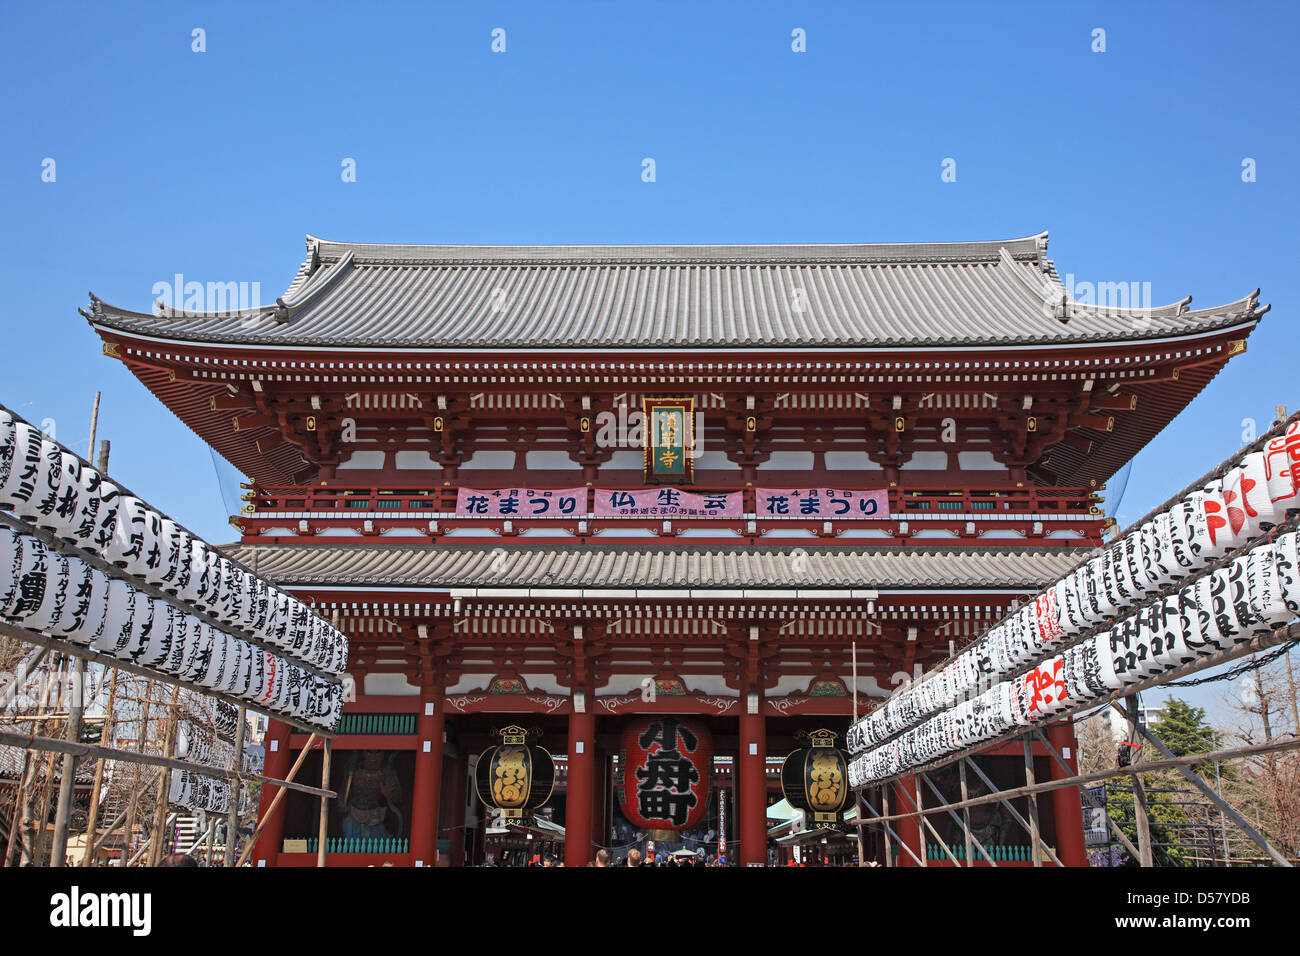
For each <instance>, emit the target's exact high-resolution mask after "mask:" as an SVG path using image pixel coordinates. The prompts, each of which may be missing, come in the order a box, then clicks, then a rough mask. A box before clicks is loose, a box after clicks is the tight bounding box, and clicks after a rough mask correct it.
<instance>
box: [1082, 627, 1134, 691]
mask: <svg viewBox="0 0 1300 956" xmlns="http://www.w3.org/2000/svg"><path fill="white" fill-rule="evenodd" d="M1115 631H1116V629H1115V628H1111V629H1108V630H1104V631H1099V632H1097V633H1096V634H1095V635H1093V637H1092V638H1091V641H1092V644H1093V646H1094V647H1095V648H1096V652H1097V675H1096V680H1097V682H1098V683H1100V684H1101V686H1102V688H1103V689H1104V690H1107V691H1115V690H1119V689H1120V688H1121V687H1123V686H1124V680H1123V678H1122V676H1121V675H1122V674H1124V673H1125V672H1126V671H1127V668H1128V659H1127V652H1128V651H1127V647H1126V646H1125V644H1124V640H1123V637H1122V636H1120V635H1117V634H1116V633H1115ZM1117 642H1118V647H1117V648H1116V647H1114V646H1113V645H1115V644H1116V643H1117Z"/></svg>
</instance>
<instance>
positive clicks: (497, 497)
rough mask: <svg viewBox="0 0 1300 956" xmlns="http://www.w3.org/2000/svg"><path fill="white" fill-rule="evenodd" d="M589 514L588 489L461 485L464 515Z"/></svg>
mask: <svg viewBox="0 0 1300 956" xmlns="http://www.w3.org/2000/svg"><path fill="white" fill-rule="evenodd" d="M586 513H587V489H586V488H495V489H488V488H461V489H460V490H459V491H457V492H456V516H457V517H462V518H568V517H582V516H583V515H585V514H586Z"/></svg>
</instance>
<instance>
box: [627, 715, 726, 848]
mask: <svg viewBox="0 0 1300 956" xmlns="http://www.w3.org/2000/svg"><path fill="white" fill-rule="evenodd" d="M619 768H620V772H621V775H622V778H623V779H622V782H621V784H620V785H619V789H618V795H619V802H620V805H621V808H622V810H623V816H624V817H626V818H627V820H628V822H629V823H631V824H632V825H633V826H636V827H640V828H642V829H646V830H689V829H690V828H691V827H694V826H696V825H697V824H699V822H700V821H701V820H703V819H704V815H705V813H706V812H707V810H708V808H709V786H710V776H711V775H712V771H713V738H712V737H711V736H710V735H709V731H708V728H706V727H705V726H704V725H703V724H701V723H699V722H698V721H694V720H689V719H686V718H682V717H674V716H671V715H664V716H659V717H640V718H638V719H636V720H634V721H632V723H630V724H628V725H627V726H626V727H625V728H624V729H623V739H622V743H621V745H620V747H619Z"/></svg>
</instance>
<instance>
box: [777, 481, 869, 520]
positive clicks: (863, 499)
mask: <svg viewBox="0 0 1300 956" xmlns="http://www.w3.org/2000/svg"><path fill="white" fill-rule="evenodd" d="M754 511H755V513H757V515H758V517H760V518H844V519H850V518H888V517H889V492H888V491H885V490H884V489H883V488H882V489H880V490H877V491H839V490H835V489H832V488H808V489H797V488H757V489H755V491H754Z"/></svg>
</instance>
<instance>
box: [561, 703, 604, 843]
mask: <svg viewBox="0 0 1300 956" xmlns="http://www.w3.org/2000/svg"><path fill="white" fill-rule="evenodd" d="M588 699H590V698H588ZM574 703H575V705H576V703H577V699H576V696H575V701H574ZM595 749H596V715H595V714H593V713H590V712H586V713H582V714H579V713H576V706H575V712H574V713H570V714H569V776H568V782H567V783H566V784H565V794H564V865H565V866H586V865H587V863H588V861H590V860H591V830H592V812H591V796H592V790H593V787H594V782H593V779H592V778H593V774H594V771H595V766H594V764H595V762H596V761H595V757H596V754H595Z"/></svg>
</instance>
